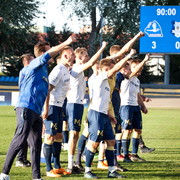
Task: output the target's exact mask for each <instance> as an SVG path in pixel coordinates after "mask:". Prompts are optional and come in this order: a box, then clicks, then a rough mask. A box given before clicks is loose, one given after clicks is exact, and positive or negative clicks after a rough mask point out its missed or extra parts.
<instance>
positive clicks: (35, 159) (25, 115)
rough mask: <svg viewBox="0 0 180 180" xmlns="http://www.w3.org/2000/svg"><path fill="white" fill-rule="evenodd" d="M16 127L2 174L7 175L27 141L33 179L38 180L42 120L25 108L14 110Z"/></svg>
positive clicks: (39, 175)
mask: <svg viewBox="0 0 180 180" xmlns="http://www.w3.org/2000/svg"><path fill="white" fill-rule="evenodd" d="M16 118H17V127H16V131H15V134H14V138H13V139H12V142H11V144H10V147H9V150H8V152H7V155H6V160H5V163H4V167H3V171H2V172H3V173H5V174H9V172H10V169H11V166H12V164H13V161H14V159H15V157H16V155H17V154H18V152H19V151H20V149H22V148H23V147H24V145H25V144H26V142H27V141H28V144H29V146H30V154H31V162H32V174H33V179H39V178H40V177H41V174H40V154H41V144H42V139H41V134H42V118H41V117H40V115H39V114H37V113H36V112H34V111H32V110H30V109H27V108H16Z"/></svg>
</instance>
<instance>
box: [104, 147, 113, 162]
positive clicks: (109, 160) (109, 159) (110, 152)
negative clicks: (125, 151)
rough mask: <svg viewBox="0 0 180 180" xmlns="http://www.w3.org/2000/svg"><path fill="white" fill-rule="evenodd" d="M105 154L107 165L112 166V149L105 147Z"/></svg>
mask: <svg viewBox="0 0 180 180" xmlns="http://www.w3.org/2000/svg"><path fill="white" fill-rule="evenodd" d="M105 156H106V159H107V162H108V166H114V158H112V157H114V151H112V150H108V149H106V151H105Z"/></svg>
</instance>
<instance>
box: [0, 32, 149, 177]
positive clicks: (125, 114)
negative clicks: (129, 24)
mask: <svg viewBox="0 0 180 180" xmlns="http://www.w3.org/2000/svg"><path fill="white" fill-rule="evenodd" d="M142 36H144V33H142V32H139V33H138V34H137V35H136V36H134V38H132V39H131V40H130V41H129V42H128V43H127V44H125V46H124V47H122V48H120V47H119V46H112V47H111V49H110V56H108V57H106V58H104V59H101V60H100V61H99V57H100V55H101V54H102V53H103V51H104V49H105V48H106V46H107V43H106V42H103V43H102V47H100V49H99V50H98V51H97V52H96V54H94V55H93V56H92V57H91V58H90V57H89V55H88V52H87V49H86V48H81V47H79V48H77V49H75V50H73V49H72V47H70V46H69V44H71V43H73V42H76V36H74V35H72V36H71V37H69V38H68V39H67V40H66V41H65V42H64V43H62V44H60V45H58V46H55V47H53V48H51V49H50V47H49V44H47V43H38V44H37V45H36V46H35V48H34V50H35V53H34V54H35V56H36V58H35V59H34V60H32V61H31V62H30V63H29V65H28V66H27V68H26V70H25V71H23V73H24V76H23V79H22V81H21V85H20V94H19V99H18V103H17V106H16V116H17V128H16V132H15V135H14V138H13V140H12V143H11V145H10V148H9V151H8V153H7V158H6V161H5V164H4V167H3V171H2V173H1V175H0V180H9V179H10V176H9V171H10V169H11V166H12V163H13V161H14V158H15V156H16V155H17V153H18V152H19V151H20V149H22V147H23V146H24V145H25V144H26V142H27V140H28V144H29V146H30V149H31V164H32V172H33V180H42V179H41V174H40V152H41V144H42V140H41V134H42V131H43V132H44V134H45V136H44V146H43V153H44V157H45V160H46V175H47V176H48V177H61V175H62V174H63V175H67V174H76V173H78V174H79V173H82V172H83V171H84V177H85V178H94V179H96V178H98V177H97V176H96V174H94V173H93V172H92V171H91V165H92V161H93V158H94V155H95V153H96V152H97V148H98V146H99V144H102V145H101V146H102V147H103V149H104V150H103V151H102V152H104V155H105V159H106V161H107V162H105V161H104V158H100V162H101V164H100V165H99V168H102V169H103V168H104V169H108V175H107V176H108V178H124V177H125V176H123V175H121V174H119V173H118V170H120V171H127V169H125V168H123V167H122V166H119V165H118V163H117V157H119V156H118V155H120V154H121V142H122V150H123V156H122V155H121V157H122V159H123V161H124V162H132V161H144V160H143V159H142V158H140V157H139V156H138V154H137V153H138V146H139V139H140V136H141V130H142V117H141V111H142V112H143V113H147V109H146V107H145V105H144V103H143V100H142V98H141V96H140V92H139V90H140V82H139V80H138V78H137V76H139V75H140V73H141V70H142V67H143V65H144V64H145V63H146V62H147V61H148V60H149V55H146V56H145V58H144V60H143V61H141V62H140V61H139V60H133V59H132V58H133V56H134V54H135V53H136V51H135V50H133V49H131V48H132V46H133V44H134V43H135V42H136V41H137V40H138V39H139V38H141V37H142ZM57 54H59V56H58V57H57V59H56V60H57V65H56V66H55V67H54V68H53V70H52V71H51V72H50V74H49V75H48V73H47V65H48V63H49V62H50V61H51V58H53V57H54V56H56V55H57ZM91 67H92V68H93V70H94V73H93V75H92V76H91V77H90V78H89V80H88V85H89V96H90V105H89V108H88V114H87V123H86V125H85V130H84V131H83V134H82V135H81V137H80V139H79V133H80V131H81V124H82V117H83V112H84V96H85V92H86V79H85V77H84V71H85V70H87V69H89V68H91ZM65 98H67V104H66V117H67V122H68V129H69V142H68V168H67V169H64V168H62V167H61V163H60V162H61V160H60V155H61V147H62V140H63V136H62V130H63V128H62V127H63V120H64V111H63V105H64V101H65ZM121 121H122V122H121ZM132 132H133V138H132V154H131V155H130V154H129V144H130V139H131V133H132ZM78 139H79V142H78ZM86 141H87V143H86ZM77 142H78V151H77V160H76V163H74V157H75V152H76V146H77ZM100 142H101V143H100ZM85 144H86V149H85ZM84 149H85V158H86V161H85V168H84V167H83V166H82V164H81V156H82V153H83V151H84ZM115 150H116V152H115ZM52 157H53V165H52ZM102 157H103V155H102Z"/></svg>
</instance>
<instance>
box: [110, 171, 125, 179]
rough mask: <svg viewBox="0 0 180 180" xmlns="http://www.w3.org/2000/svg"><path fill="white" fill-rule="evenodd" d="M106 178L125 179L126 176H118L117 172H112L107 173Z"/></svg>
mask: <svg viewBox="0 0 180 180" xmlns="http://www.w3.org/2000/svg"><path fill="white" fill-rule="evenodd" d="M108 178H126V176H123V175H121V174H119V173H118V172H117V171H113V172H109V173H108Z"/></svg>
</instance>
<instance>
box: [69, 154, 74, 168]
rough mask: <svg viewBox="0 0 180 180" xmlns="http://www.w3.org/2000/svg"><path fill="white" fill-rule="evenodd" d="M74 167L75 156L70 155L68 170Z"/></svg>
mask: <svg viewBox="0 0 180 180" xmlns="http://www.w3.org/2000/svg"><path fill="white" fill-rule="evenodd" d="M73 166H74V155H71V154H70V155H68V168H69V169H72V168H73Z"/></svg>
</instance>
